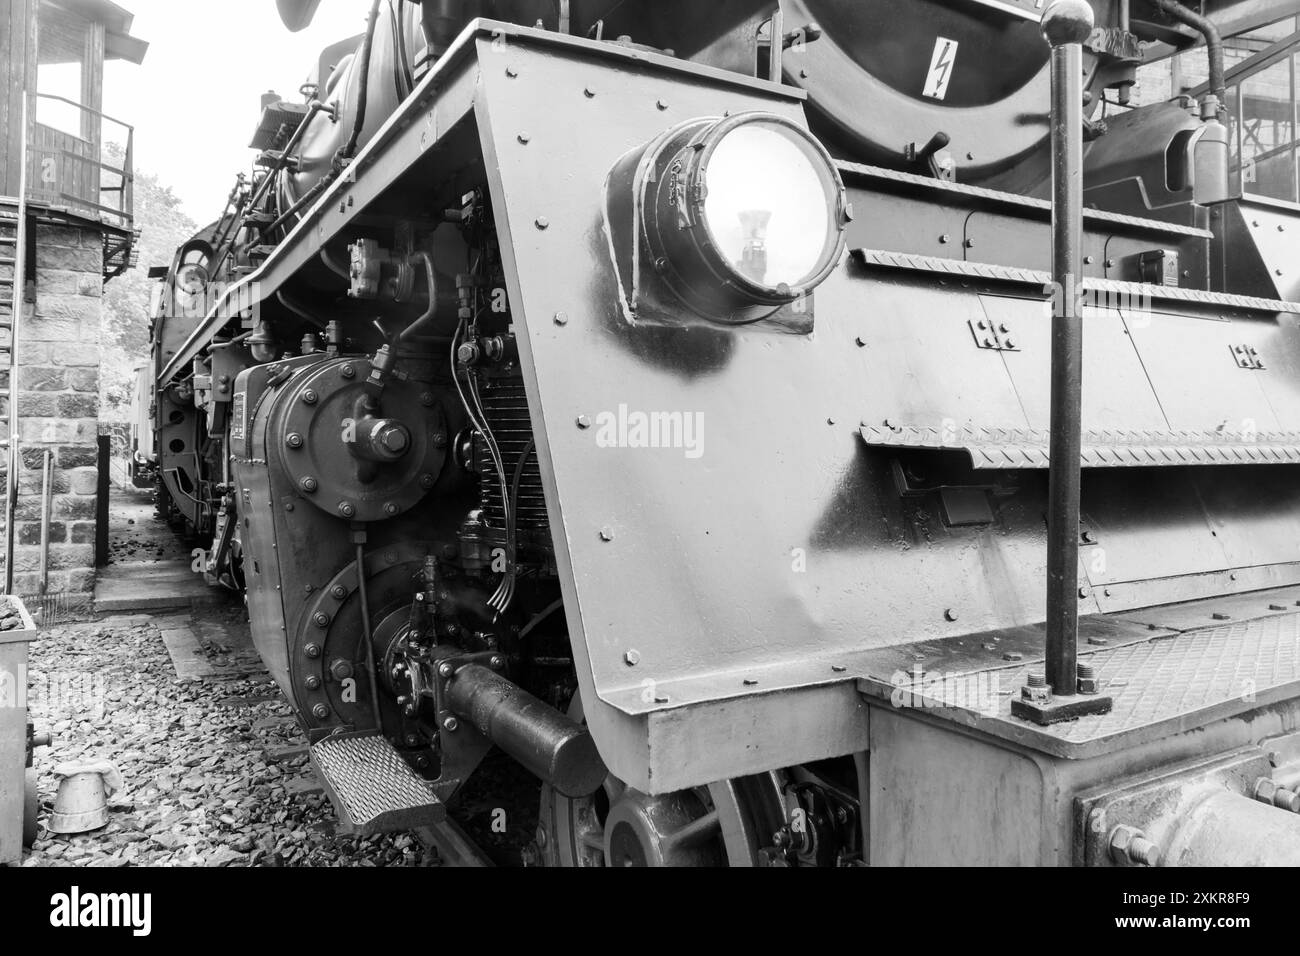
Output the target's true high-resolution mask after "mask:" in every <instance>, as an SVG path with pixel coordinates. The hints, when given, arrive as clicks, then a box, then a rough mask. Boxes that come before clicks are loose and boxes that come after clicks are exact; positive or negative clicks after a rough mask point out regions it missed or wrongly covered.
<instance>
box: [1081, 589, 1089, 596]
mask: <svg viewBox="0 0 1300 956" xmlns="http://www.w3.org/2000/svg"><path fill="white" fill-rule="evenodd" d="M1087 596H1088V589H1087V588H1079V597H1081V598H1086V597H1087Z"/></svg>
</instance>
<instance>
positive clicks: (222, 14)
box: [104, 0, 370, 224]
mask: <svg viewBox="0 0 1300 956" xmlns="http://www.w3.org/2000/svg"><path fill="white" fill-rule="evenodd" d="M117 3H118V5H119V6H122V7H125V8H126V9H128V10H130V11H131V12H132V13H134V14H135V24H134V26H132V28H131V34H132V36H137V37H140V38H141V39H143V40H148V41H149V52H148V54H147V55H146V56H145V58H144V64H143V65H142V66H136V65H135V64H133V63H126V62H123V61H120V60H114V61H111V62H109V63H108V64H107V66H106V67H105V77H104V112H106V113H107V114H108V115H109V116H112V117H114V118H116V119H120V120H122V121H123V122H126V123H130V124H131V125H133V126H134V127H135V163H136V167H137V168H138V169H142V170H145V171H147V172H152V173H157V174H158V176H159V177H160V179H161V181H162V183H163V185H166V186H171V187H172V188H173V189H174V190H175V191H176V194H177V195H178V196H180V197H181V199H182V202H183V206H184V209H185V212H186V213H188V214H189V215H190V216H191V217H192V218H193V219H194V220H195V221H196V222H198V223H200V224H204V223H208V222H211V221H212V220H213V219H216V218H217V216H218V215H219V214H220V213H221V210H222V209H223V208H224V206H225V202H226V197H227V196H228V195H229V193H230V187H231V185H232V184H233V183H234V181H235V174H236V173H238V172H240V171H241V170H244V171H246V170H248V169H249V168H250V164H251V161H252V158H253V151H252V150H251V149H249V148H248V143H249V141H250V140H251V139H252V136H253V130H254V129H256V127H257V120H258V117H259V116H260V107H259V98H260V97H261V95H262V93H264V92H266V91H267V90H269V89H273V90H275V91H276V92H277V93H279V94H280V95H281V96H282V97H284V98H286V99H292V100H294V101H297V100H298V99H299V97H298V87H299V86H300V85H302V83H303V81H304V80H305V79H306V78H307V75H308V73H309V72H310V71H311V69H312V66H313V64H314V63H315V62H316V60H317V58H318V57H319V55H320V52H321V50H323V49H324V48H325V47H327V46H329V45H330V44H331V43H334V42H337V41H338V40H342V39H346V38H347V37H349V36H355V35H357V34H359V33H361V32H362V31H363V30H364V29H365V22H366V14H367V13H368V12H369V9H370V4H369V3H367V2H366V0H323V2H322V3H321V5H320V9H319V10H318V11H317V13H316V18H315V20H314V21H313V22H312V25H311V26H310V27H308V28H307V29H306V30H303V31H302V32H301V33H290V32H289V31H288V30H286V29H285V28H284V26H283V24H281V22H280V17H279V14H278V13H277V12H276V9H275V2H274V0H224V2H221V3H216V4H211V3H197V2H194V0H117ZM104 132H105V135H106V136H107V137H109V138H113V136H112V132H111V127H109V126H105V130H104Z"/></svg>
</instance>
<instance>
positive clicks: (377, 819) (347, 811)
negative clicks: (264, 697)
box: [311, 731, 447, 835]
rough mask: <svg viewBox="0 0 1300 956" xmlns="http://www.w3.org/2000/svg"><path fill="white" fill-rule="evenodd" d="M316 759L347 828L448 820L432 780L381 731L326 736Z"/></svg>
mask: <svg viewBox="0 0 1300 956" xmlns="http://www.w3.org/2000/svg"><path fill="white" fill-rule="evenodd" d="M311 762H312V766H313V767H315V769H316V773H317V775H318V776H319V777H320V780H321V783H322V784H323V785H324V787H325V792H326V793H327V794H329V797H330V800H331V801H332V802H333V804H334V809H335V811H336V812H337V813H338V816H339V821H340V823H341V824H342V825H343V828H344V829H345V831H346V832H348V833H356V834H360V835H370V834H373V833H384V832H391V831H395V830H411V829H414V828H416V827H420V826H427V825H429V824H431V823H440V822H441V821H442V820H444V819H446V816H447V807H446V805H445V804H443V802H442V801H441V800H439V799H438V796H437V794H436V793H435V791H434V786H433V784H431V783H430V782H429V781H427V780H425V779H423V778H422V777H420V776H419V774H417V773H416V772H415V771H414V770H412V769H411V767H410V765H409V764H407V762H406V761H405V760H403V759H402V756H401V755H400V754H399V753H398V752H397V750H396V748H394V747H393V745H392V744H391V743H389V742H388V740H387V739H385V738H384V737H383V736H382V735H380V734H379V733H378V732H377V731H363V732H360V733H349V734H336V735H334V736H332V737H326V738H324V739H323V740H320V741H318V742H316V743H315V744H313V745H312V747H311Z"/></svg>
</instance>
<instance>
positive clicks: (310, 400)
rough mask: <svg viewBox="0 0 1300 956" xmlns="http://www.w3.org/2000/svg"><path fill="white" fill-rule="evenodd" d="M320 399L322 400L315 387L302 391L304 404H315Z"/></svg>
mask: <svg viewBox="0 0 1300 956" xmlns="http://www.w3.org/2000/svg"><path fill="white" fill-rule="evenodd" d="M318 401H320V396H319V395H317V394H316V390H315V389H311V388H309V389H307V391H305V392H303V393H302V403H303V404H304V405H315V404H316V403H317V402H318Z"/></svg>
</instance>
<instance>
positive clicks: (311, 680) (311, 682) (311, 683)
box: [303, 674, 320, 690]
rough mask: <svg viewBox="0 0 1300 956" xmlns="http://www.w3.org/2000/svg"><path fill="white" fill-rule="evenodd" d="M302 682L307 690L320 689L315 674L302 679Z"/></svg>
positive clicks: (318, 679) (318, 680)
mask: <svg viewBox="0 0 1300 956" xmlns="http://www.w3.org/2000/svg"><path fill="white" fill-rule="evenodd" d="M303 683H304V684H306V685H307V689H308V690H320V678H319V677H317V676H316V675H315V674H312V675H311V676H310V677H308V678H307V679H306V680H305V681H303Z"/></svg>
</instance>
